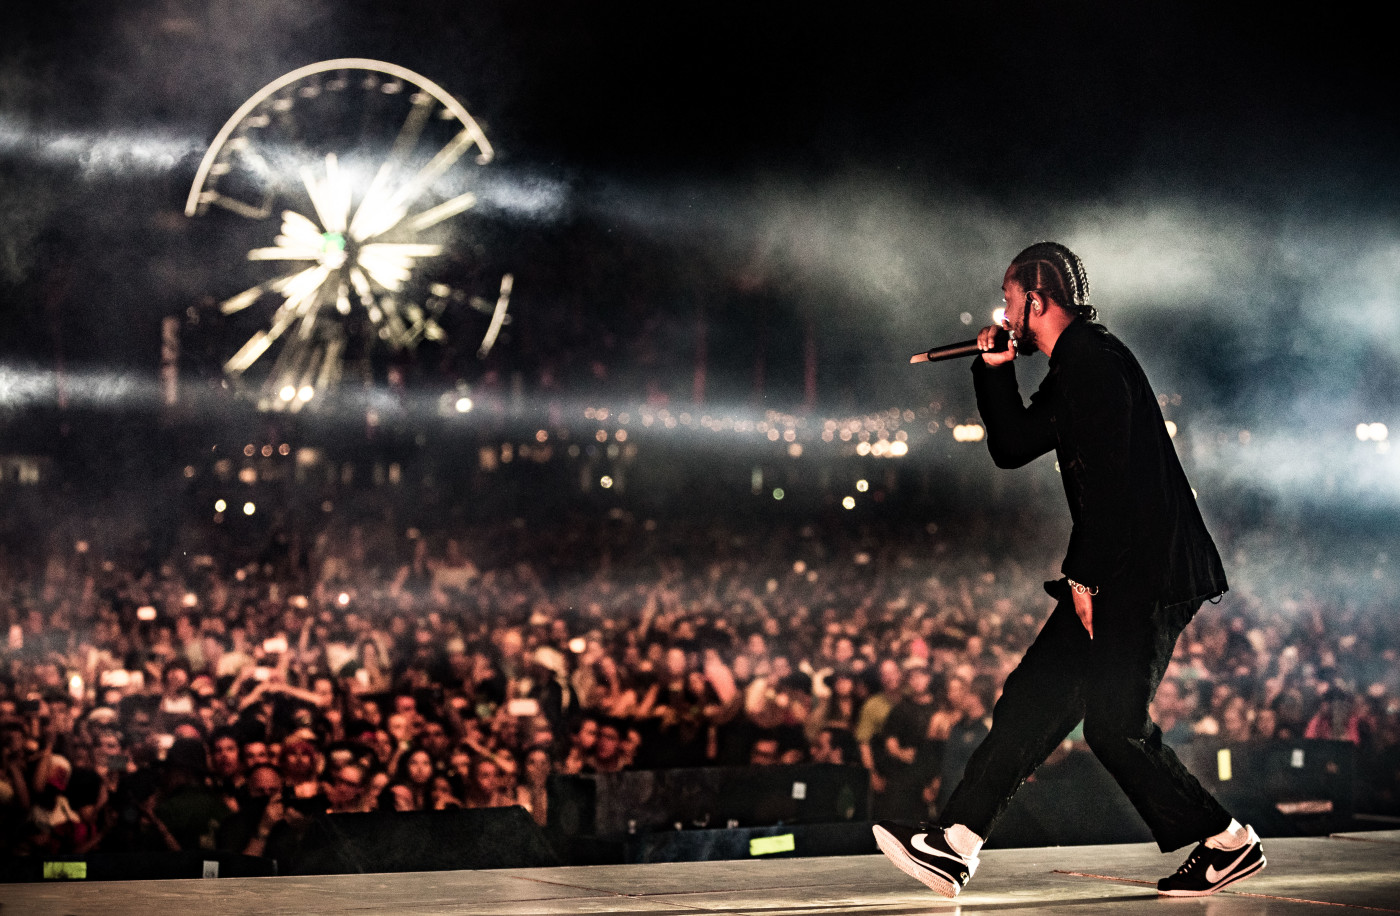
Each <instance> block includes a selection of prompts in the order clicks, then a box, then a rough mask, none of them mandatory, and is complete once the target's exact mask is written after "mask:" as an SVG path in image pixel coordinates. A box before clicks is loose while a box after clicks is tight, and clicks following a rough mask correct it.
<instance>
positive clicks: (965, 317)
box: [958, 312, 972, 324]
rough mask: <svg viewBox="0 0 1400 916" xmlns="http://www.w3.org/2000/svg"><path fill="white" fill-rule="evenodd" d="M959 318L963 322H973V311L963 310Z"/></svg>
mask: <svg viewBox="0 0 1400 916" xmlns="http://www.w3.org/2000/svg"><path fill="white" fill-rule="evenodd" d="M958 320H959V321H961V322H962V323H963V324H972V313H971V312H963V313H962V314H961V315H959V316H958Z"/></svg>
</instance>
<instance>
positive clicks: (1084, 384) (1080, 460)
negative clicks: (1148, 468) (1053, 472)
mask: <svg viewBox="0 0 1400 916" xmlns="http://www.w3.org/2000/svg"><path fill="white" fill-rule="evenodd" d="M1094 357H1095V358H1093V359H1089V360H1084V361H1082V362H1079V363H1077V364H1071V365H1067V366H1065V367H1064V372H1063V373H1062V377H1061V383H1062V386H1063V387H1062V389H1061V392H1060V394H1061V397H1060V399H1059V418H1058V422H1059V424H1060V430H1059V432H1060V447H1061V461H1062V462H1063V463H1064V464H1065V466H1063V467H1061V468H1060V473H1061V474H1068V475H1073V478H1074V480H1073V486H1072V487H1069V488H1067V489H1069V490H1070V492H1073V493H1074V494H1076V495H1077V500H1076V501H1077V503H1078V505H1077V506H1076V507H1074V508H1075V509H1076V510H1077V511H1075V512H1074V530H1073V531H1072V532H1071V533H1070V539H1069V550H1068V552H1067V553H1066V555H1065V560H1064V564H1063V565H1062V566H1061V571H1062V572H1064V574H1065V575H1066V576H1068V577H1069V578H1071V579H1073V580H1074V581H1076V582H1082V583H1084V584H1085V585H1089V586H1099V585H1103V584H1104V583H1108V582H1114V581H1117V580H1119V579H1121V578H1122V577H1123V576H1125V575H1126V574H1127V573H1128V571H1129V570H1128V566H1129V560H1130V557H1131V555H1132V543H1133V534H1134V532H1133V531H1132V525H1131V523H1130V518H1131V514H1130V513H1131V510H1130V507H1131V504H1132V495H1133V494H1132V468H1131V466H1130V465H1131V462H1130V456H1131V454H1132V427H1133V398H1132V389H1131V384H1130V381H1129V378H1128V376H1127V374H1126V371H1125V367H1124V366H1123V365H1122V363H1121V360H1120V359H1119V358H1118V357H1117V356H1116V355H1113V354H1107V353H1097V354H1094Z"/></svg>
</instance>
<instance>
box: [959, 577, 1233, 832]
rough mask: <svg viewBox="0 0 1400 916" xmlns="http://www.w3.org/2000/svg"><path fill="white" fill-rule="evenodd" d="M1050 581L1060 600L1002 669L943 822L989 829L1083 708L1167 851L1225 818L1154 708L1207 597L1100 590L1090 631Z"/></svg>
mask: <svg viewBox="0 0 1400 916" xmlns="http://www.w3.org/2000/svg"><path fill="white" fill-rule="evenodd" d="M1047 590H1048V591H1050V592H1051V594H1054V595H1055V596H1056V597H1057V598H1059V603H1058V604H1057V605H1056V606H1055V610H1054V612H1053V613H1051V615H1050V619H1049V620H1047V621H1046V622H1045V626H1044V627H1043V628H1042V629H1041V631H1040V635H1039V636H1037V637H1036V639H1035V642H1034V643H1032V644H1031V647H1030V648H1029V649H1027V650H1026V654H1025V656H1024V657H1023V658H1022V659H1021V663H1020V664H1019V665H1017V666H1016V670H1015V671H1012V672H1011V675H1010V676H1009V677H1008V678H1007V679H1006V686H1005V687H1004V688H1003V689H1002V695H1001V699H1000V700H998V701H997V704H996V708H995V709H994V710H993V712H992V729H991V732H990V733H989V734H988V735H987V737H986V739H985V740H984V741H983V742H982V744H981V745H979V746H978V748H977V750H976V751H974V752H973V754H972V759H971V760H969V761H968V764H967V768H966V770H964V772H963V778H962V781H961V782H960V783H958V787H957V788H956V789H955V790H954V791H953V794H952V797H950V798H949V799H948V804H947V805H946V806H945V807H944V809H943V811H942V812H940V815H939V823H940V824H941V825H942V826H945V827H948V826H952V825H953V824H963V825H964V826H966V827H968V828H970V829H971V830H972V831H974V832H975V833H977V834H978V835H979V836H981V837H987V836H988V835H990V833H991V830H992V827H993V826H994V825H995V823H996V821H997V818H999V817H1000V816H1001V814H1002V812H1003V811H1005V810H1006V806H1007V805H1008V804H1009V803H1010V802H1011V797H1012V796H1013V795H1015V794H1016V790H1017V789H1018V788H1020V786H1021V783H1023V782H1024V781H1025V780H1026V777H1028V776H1030V775H1031V773H1032V772H1034V771H1035V768H1036V767H1038V766H1039V765H1040V764H1041V762H1042V761H1044V760H1045V758H1046V757H1048V756H1049V755H1050V752H1051V751H1052V750H1054V749H1055V746H1056V745H1058V744H1059V743H1060V742H1061V741H1063V740H1064V738H1065V736H1066V735H1068V734H1069V732H1070V730H1071V729H1073V728H1074V726H1075V725H1077V724H1078V723H1079V721H1080V720H1081V719H1082V720H1083V721H1084V739H1085V740H1086V741H1087V742H1088V744H1089V748H1090V749H1091V750H1092V751H1093V752H1094V754H1095V756H1097V757H1098V758H1099V760H1100V762H1102V763H1103V765H1104V767H1105V768H1106V769H1107V770H1108V772H1109V773H1110V774H1111V775H1112V776H1113V778H1114V779H1115V780H1116V781H1117V782H1118V785H1119V786H1120V787H1122V789H1123V792H1124V793H1125V794H1126V795H1127V796H1128V799H1129V800H1130V801H1131V802H1132V803H1133V807H1135V808H1136V809H1137V811H1138V813H1139V814H1141V815H1142V819H1143V820H1144V821H1146V822H1147V826H1148V828H1149V829H1150V830H1151V831H1152V836H1153V838H1154V839H1156V841H1157V845H1158V846H1159V847H1161V849H1162V851H1163V852H1169V851H1171V850H1173V849H1177V848H1179V847H1181V846H1185V845H1186V844H1188V843H1193V842H1198V841H1200V840H1203V839H1205V838H1206V837H1208V836H1211V835H1213V834H1216V833H1219V832H1220V831H1222V830H1224V829H1225V828H1226V827H1228V826H1229V824H1230V814H1229V813H1228V812H1227V811H1226V810H1225V809H1224V808H1223V807H1221V806H1220V803H1219V802H1217V801H1216V800H1215V798H1214V797H1213V796H1211V794H1210V793H1209V792H1207V791H1206V790H1205V789H1204V788H1203V787H1202V786H1201V784H1200V783H1199V782H1198V781H1197V780H1196V777H1194V776H1192V775H1191V773H1190V772H1189V771H1188V770H1187V769H1186V767H1184V766H1182V764H1181V761H1180V760H1178V759H1177V756H1176V754H1175V753H1173V752H1172V749H1171V748H1170V747H1168V746H1166V745H1165V744H1163V743H1162V730H1161V729H1160V728H1158V727H1157V725H1156V724H1155V723H1154V722H1153V721H1152V718H1151V716H1150V714H1149V713H1148V709H1147V704H1148V703H1149V702H1151V700H1152V695H1153V694H1154V693H1156V691H1157V685H1158V684H1159V683H1160V682H1161V680H1162V675H1163V674H1164V673H1165V672H1166V670H1167V662H1169V661H1170V660H1171V655H1172V649H1173V647H1175V645H1176V639H1177V637H1178V636H1179V635H1180V634H1181V631H1182V629H1183V628H1185V626H1186V624H1187V623H1189V622H1190V620H1191V617H1192V616H1193V615H1194V614H1195V612H1196V609H1197V608H1199V607H1200V603H1199V602H1196V603H1194V604H1191V605H1186V606H1182V605H1177V606H1174V607H1171V608H1162V607H1160V606H1157V605H1154V604H1152V603H1150V602H1142V601H1135V600H1132V599H1131V598H1126V597H1119V598H1117V599H1115V598H1114V597H1113V596H1111V595H1109V594H1107V590H1105V591H1104V592H1101V593H1100V594H1099V595H1098V596H1096V597H1095V598H1094V638H1093V639H1092V640H1091V639H1090V638H1089V634H1088V633H1087V632H1086V631H1085V630H1084V626H1083V624H1081V623H1080V622H1079V618H1078V616H1077V615H1076V614H1075V613H1074V602H1073V601H1072V600H1071V598H1070V594H1069V588H1068V586H1067V585H1065V583H1064V582H1063V581H1061V582H1056V583H1050V584H1048V585H1047Z"/></svg>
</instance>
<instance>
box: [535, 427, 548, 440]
mask: <svg viewBox="0 0 1400 916" xmlns="http://www.w3.org/2000/svg"><path fill="white" fill-rule="evenodd" d="M535 441H536V442H548V441H549V432H548V431H547V430H543V429H541V430H539V431H538V432H536V433H535Z"/></svg>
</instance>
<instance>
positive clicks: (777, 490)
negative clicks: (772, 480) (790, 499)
mask: <svg viewBox="0 0 1400 916" xmlns="http://www.w3.org/2000/svg"><path fill="white" fill-rule="evenodd" d="M786 495H787V494H786V493H784V492H783V488H782V487H774V488H773V498H774V499H782V498H783V497H784V496H786Z"/></svg>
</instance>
